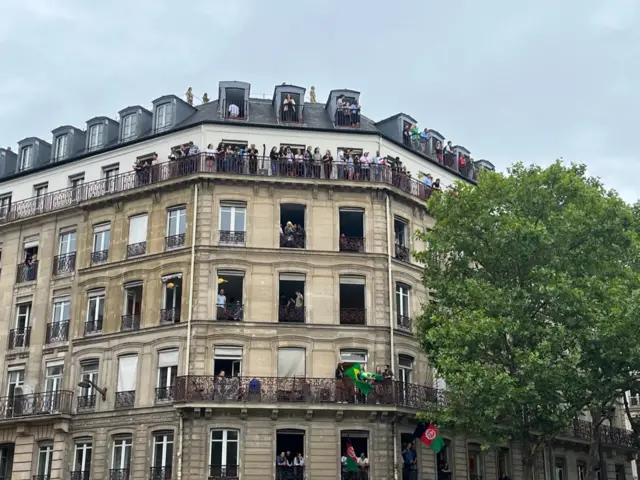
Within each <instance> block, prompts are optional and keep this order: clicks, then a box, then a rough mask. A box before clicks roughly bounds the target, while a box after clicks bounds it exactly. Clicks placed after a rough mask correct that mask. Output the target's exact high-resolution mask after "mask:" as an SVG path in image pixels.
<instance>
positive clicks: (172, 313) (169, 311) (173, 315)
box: [160, 307, 180, 324]
mask: <svg viewBox="0 0 640 480" xmlns="http://www.w3.org/2000/svg"><path fill="white" fill-rule="evenodd" d="M179 321H180V307H176V308H164V309H162V310H160V323H161V324H167V323H178V322H179Z"/></svg>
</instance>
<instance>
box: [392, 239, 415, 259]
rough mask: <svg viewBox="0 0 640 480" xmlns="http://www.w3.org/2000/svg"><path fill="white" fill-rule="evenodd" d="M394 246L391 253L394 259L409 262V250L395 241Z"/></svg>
mask: <svg viewBox="0 0 640 480" xmlns="http://www.w3.org/2000/svg"><path fill="white" fill-rule="evenodd" d="M395 247H396V251H395V254H394V255H393V258H395V259H396V260H400V261H401V262H407V263H409V262H411V250H409V249H408V248H407V247H405V246H404V245H398V244H397V243H396V244H395Z"/></svg>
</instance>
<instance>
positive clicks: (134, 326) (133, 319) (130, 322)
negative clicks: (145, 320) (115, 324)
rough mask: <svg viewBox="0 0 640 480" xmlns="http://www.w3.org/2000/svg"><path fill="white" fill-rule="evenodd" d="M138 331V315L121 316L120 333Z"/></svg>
mask: <svg viewBox="0 0 640 480" xmlns="http://www.w3.org/2000/svg"><path fill="white" fill-rule="evenodd" d="M139 329H140V314H139V313H134V314H130V315H122V317H121V318H120V331H125V330H139Z"/></svg>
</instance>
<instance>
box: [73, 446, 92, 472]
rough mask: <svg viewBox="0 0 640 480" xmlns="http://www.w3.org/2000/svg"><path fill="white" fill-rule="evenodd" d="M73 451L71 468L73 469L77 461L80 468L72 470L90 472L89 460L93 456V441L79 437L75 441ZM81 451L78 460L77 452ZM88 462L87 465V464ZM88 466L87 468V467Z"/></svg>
mask: <svg viewBox="0 0 640 480" xmlns="http://www.w3.org/2000/svg"><path fill="white" fill-rule="evenodd" d="M74 446H75V448H74V452H73V468H74V469H75V468H76V466H77V465H78V463H79V466H80V467H82V468H81V470H73V471H75V472H87V473H90V472H91V460H92V457H93V442H92V441H91V440H83V439H79V440H76V442H75V445H74ZM80 452H82V460H81V461H80V462H78V453H80ZM87 464H88V465H87ZM87 467H89V468H87Z"/></svg>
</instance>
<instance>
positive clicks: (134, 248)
mask: <svg viewBox="0 0 640 480" xmlns="http://www.w3.org/2000/svg"><path fill="white" fill-rule="evenodd" d="M145 253H147V242H140V243H132V244H130V245H127V258H132V257H139V256H140V255H144V254H145Z"/></svg>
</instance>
